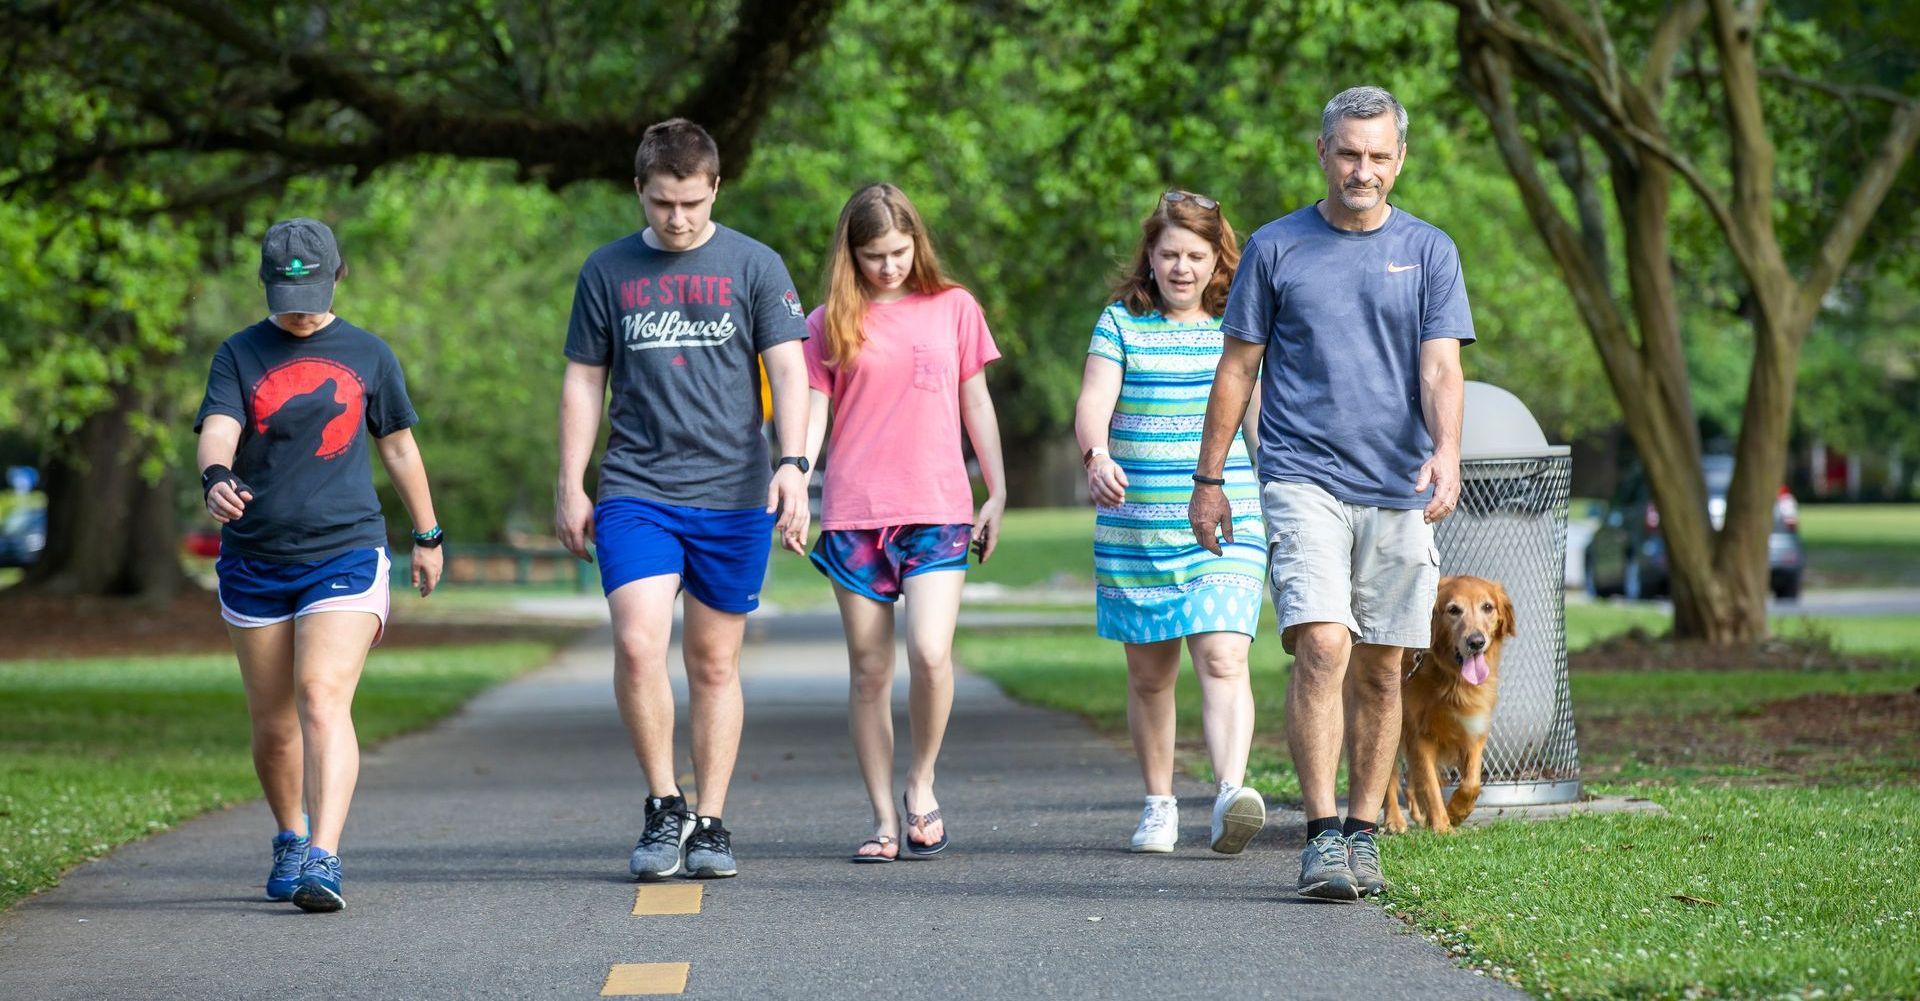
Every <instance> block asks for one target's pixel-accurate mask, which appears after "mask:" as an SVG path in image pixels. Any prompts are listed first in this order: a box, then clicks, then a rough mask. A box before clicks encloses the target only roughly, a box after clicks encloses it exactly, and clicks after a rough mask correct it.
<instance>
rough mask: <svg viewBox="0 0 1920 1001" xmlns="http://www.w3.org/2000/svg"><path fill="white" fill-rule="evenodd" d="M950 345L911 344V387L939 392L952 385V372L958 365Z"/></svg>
mask: <svg viewBox="0 0 1920 1001" xmlns="http://www.w3.org/2000/svg"><path fill="white" fill-rule="evenodd" d="M956 362H957V359H955V358H954V349H953V347H952V345H943V344H915V345H914V346H913V388H915V389H924V390H927V391H929V392H935V393H937V392H941V391H942V390H947V389H951V388H952V387H953V372H954V369H955V368H957V367H958V365H957V363H956Z"/></svg>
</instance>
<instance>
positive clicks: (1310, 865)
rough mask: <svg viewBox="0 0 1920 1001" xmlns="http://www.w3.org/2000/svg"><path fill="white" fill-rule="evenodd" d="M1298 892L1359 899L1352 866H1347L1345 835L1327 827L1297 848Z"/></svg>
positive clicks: (1331, 897)
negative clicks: (1298, 863)
mask: <svg viewBox="0 0 1920 1001" xmlns="http://www.w3.org/2000/svg"><path fill="white" fill-rule="evenodd" d="M1300 895H1301V896H1303V897H1318V898H1319V899H1321V900H1359V899H1360V888H1359V887H1358V886H1356V885H1355V884H1354V881H1353V870H1352V869H1351V868H1349V867H1348V866H1347V839H1346V838H1343V837H1341V836H1340V832H1338V831H1327V832H1325V833H1323V834H1321V835H1320V836H1319V837H1317V838H1314V839H1313V840H1312V841H1309V842H1307V847H1305V848H1303V849H1301V850H1300Z"/></svg>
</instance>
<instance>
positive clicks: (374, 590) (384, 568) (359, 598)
mask: <svg viewBox="0 0 1920 1001" xmlns="http://www.w3.org/2000/svg"><path fill="white" fill-rule="evenodd" d="M392 573H393V561H392V560H391V559H388V557H387V547H385V546H381V547H380V565H379V567H378V569H376V570H375V571H374V574H373V586H372V587H369V588H367V589H366V590H365V591H361V592H360V593H359V594H343V595H341V596H339V597H338V598H322V599H320V600H319V601H316V602H314V603H313V604H311V605H308V606H307V607H305V608H302V609H300V610H299V611H297V612H295V613H293V618H296V619H297V618H299V617H301V616H303V615H312V614H313V613H315V612H372V613H373V615H374V617H375V618H377V619H379V620H380V625H379V626H378V627H376V628H375V629H374V631H373V645H374V646H379V645H380V640H381V638H382V637H384V636H386V634H387V615H388V614H389V613H390V612H391V611H392V610H393V587H392V584H391V583H390V582H389V580H388V577H390V576H391V575H392Z"/></svg>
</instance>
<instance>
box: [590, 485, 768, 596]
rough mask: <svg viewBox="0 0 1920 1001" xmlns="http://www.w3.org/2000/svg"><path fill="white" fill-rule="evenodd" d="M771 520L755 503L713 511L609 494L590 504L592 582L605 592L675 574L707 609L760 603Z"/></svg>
mask: <svg viewBox="0 0 1920 1001" xmlns="http://www.w3.org/2000/svg"><path fill="white" fill-rule="evenodd" d="M774 521H775V518H774V516H773V515H771V514H768V513H767V512H765V511H763V510H760V509H758V508H750V509H748V510H745V511H715V510H712V509H709V508H704V507H682V506H680V505H678V504H662V503H660V502H658V501H650V500H642V499H641V498H638V497H609V498H607V499H606V500H603V501H601V502H600V503H599V504H598V505H597V506H596V507H595V508H594V509H593V540H594V548H595V553H594V558H595V560H596V561H597V562H598V563H599V564H600V587H601V589H602V590H603V591H605V592H606V593H607V594H612V593H613V592H615V591H617V590H619V589H620V588H621V587H623V586H625V585H627V584H631V583H633V582H634V581H636V580H642V579H644V578H647V577H658V576H660V575H662V574H679V575H680V586H681V587H682V588H684V589H685V590H686V592H687V593H688V594H690V595H693V596H694V597H695V598H696V599H698V600H699V601H700V603H701V604H703V605H706V606H707V607H708V608H711V609H714V610H716V611H721V612H751V611H753V610H754V609H756V608H759V607H760V585H761V583H762V582H764V581H765V580H766V577H767V556H768V555H769V554H770V553H771V552H772V551H773V523H774Z"/></svg>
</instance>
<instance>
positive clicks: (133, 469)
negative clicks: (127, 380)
mask: <svg viewBox="0 0 1920 1001" xmlns="http://www.w3.org/2000/svg"><path fill="white" fill-rule="evenodd" d="M115 396H116V399H115V402H114V404H113V405H112V406H109V407H108V408H107V409H105V410H102V411H101V412H100V413H97V414H95V415H93V416H92V417H90V418H88V419H87V420H86V421H85V422H84V423H83V424H81V426H80V428H79V430H78V431H77V432H76V433H75V434H73V435H72V436H71V437H70V438H68V439H67V441H66V443H65V446H66V451H65V452H64V453H63V454H61V455H59V456H56V457H55V458H54V459H53V460H52V461H51V462H50V463H49V464H48V469H47V477H46V493H47V548H46V550H45V551H43V552H42V553H41V554H40V559H39V561H38V562H36V563H34V564H33V565H32V566H31V567H29V568H28V569H27V573H26V576H25V578H24V579H23V580H22V581H21V582H20V585H19V589H20V590H21V591H22V592H24V593H32V594H50V595H110V596H119V597H135V598H141V599H146V600H152V601H164V600H166V599H168V598H170V597H172V596H173V595H175V594H176V593H178V592H180V591H181V590H182V589H184V588H187V587H191V586H193V584H192V581H191V580H190V579H189V578H188V577H187V574H186V571H185V570H183V569H182V568H181V566H180V539H179V535H178V530H177V526H176V521H177V518H176V514H175V510H174V493H173V487H174V479H173V475H172V473H170V472H169V473H166V474H164V475H162V476H161V477H160V479H159V481H158V482H152V483H150V482H148V481H147V479H146V478H145V477H144V476H142V475H141V473H140V466H141V462H140V459H141V457H142V456H143V455H144V454H145V450H146V448H147V447H148V446H147V445H146V443H144V442H142V441H140V439H139V436H138V435H137V434H136V433H135V431H134V427H133V421H132V420H131V416H132V415H134V414H139V413H143V412H145V411H146V410H148V409H150V405H151V402H152V401H150V400H147V399H141V398H139V397H138V396H137V395H136V394H135V393H134V391H133V390H132V389H131V388H129V387H126V386H119V387H116V389H115Z"/></svg>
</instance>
